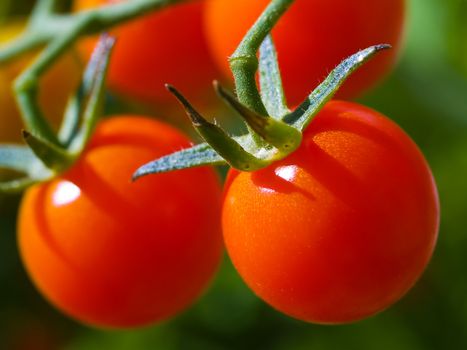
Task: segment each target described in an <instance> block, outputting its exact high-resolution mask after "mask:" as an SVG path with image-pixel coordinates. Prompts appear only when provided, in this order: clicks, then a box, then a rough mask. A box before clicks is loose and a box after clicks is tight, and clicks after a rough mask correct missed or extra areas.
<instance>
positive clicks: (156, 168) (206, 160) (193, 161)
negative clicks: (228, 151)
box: [133, 143, 227, 181]
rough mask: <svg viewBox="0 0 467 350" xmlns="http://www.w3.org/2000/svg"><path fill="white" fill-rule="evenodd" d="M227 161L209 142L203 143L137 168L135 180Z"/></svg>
mask: <svg viewBox="0 0 467 350" xmlns="http://www.w3.org/2000/svg"><path fill="white" fill-rule="evenodd" d="M226 164H227V162H226V161H225V160H224V158H222V157H221V156H220V155H219V154H217V153H216V151H214V150H213V149H212V147H211V146H209V145H208V144H207V143H201V144H199V145H196V146H193V147H191V148H188V149H184V150H182V151H178V152H175V153H172V154H170V155H168V156H165V157H162V158H159V159H157V160H155V161H153V162H150V163H148V164H146V165H143V166H142V167H141V168H139V169H138V170H136V172H135V173H134V175H133V181H135V180H137V179H138V178H140V177H143V176H145V175H149V174H159V173H165V172H169V171H174V170H180V169H186V168H193V167H198V166H203V165H226Z"/></svg>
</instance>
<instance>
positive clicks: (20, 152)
mask: <svg viewBox="0 0 467 350" xmlns="http://www.w3.org/2000/svg"><path fill="white" fill-rule="evenodd" d="M36 160H37V159H36V156H35V155H34V153H33V152H32V151H31V149H29V148H28V147H26V146H19V145H10V144H3V145H0V168H3V169H10V170H14V171H17V172H20V173H24V174H30V170H31V164H33V162H35V161H36Z"/></svg>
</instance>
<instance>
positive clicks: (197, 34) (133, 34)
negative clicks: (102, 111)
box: [74, 0, 216, 104]
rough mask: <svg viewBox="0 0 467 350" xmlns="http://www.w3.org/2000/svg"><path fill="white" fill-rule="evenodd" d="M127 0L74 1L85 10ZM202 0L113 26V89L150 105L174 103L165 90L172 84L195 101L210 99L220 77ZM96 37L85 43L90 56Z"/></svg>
mask: <svg viewBox="0 0 467 350" xmlns="http://www.w3.org/2000/svg"><path fill="white" fill-rule="evenodd" d="M122 1H126V0H75V1H74V9H75V10H76V11H78V10H85V9H90V8H95V7H98V6H102V5H108V4H111V3H115V2H122ZM202 9H203V1H199V0H198V1H190V2H188V3H186V4H185V3H184V4H177V5H174V6H169V7H167V8H166V9H163V10H161V11H157V12H155V13H150V14H148V15H145V16H144V17H142V18H137V19H135V20H133V21H131V22H129V23H125V24H123V25H120V26H118V27H117V28H115V29H112V34H113V35H115V36H116V37H117V43H116V45H115V49H114V53H113V54H112V61H111V64H110V71H109V77H108V82H109V87H110V88H111V89H112V90H113V91H115V92H116V93H118V94H121V95H124V96H129V97H131V98H134V99H138V100H141V101H143V102H146V103H150V104H154V103H156V104H161V103H167V102H168V101H170V102H171V101H173V100H172V97H171V96H170V94H168V93H167V91H166V90H165V88H164V84H166V83H171V84H173V85H175V86H177V87H178V88H180V89H181V90H182V91H184V92H185V93H186V94H187V95H189V96H191V97H192V98H193V99H197V100H200V101H207V100H208V97H207V96H210V95H211V82H212V80H213V79H214V78H215V76H216V71H215V69H214V66H215V65H214V64H213V63H212V59H211V56H210V53H209V50H208V47H207V43H206V39H205V36H204V32H203V21H202ZM94 46H95V40H94V39H93V40H88V41H84V42H83V44H82V45H81V46H80V47H81V52H82V53H83V56H84V57H85V58H86V59H87V58H88V57H89V56H90V54H91V52H92V50H93V48H94Z"/></svg>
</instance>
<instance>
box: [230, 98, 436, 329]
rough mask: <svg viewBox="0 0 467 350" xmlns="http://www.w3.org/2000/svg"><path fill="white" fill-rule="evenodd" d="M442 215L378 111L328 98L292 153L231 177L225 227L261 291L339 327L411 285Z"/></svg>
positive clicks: (241, 266) (237, 258) (402, 142)
mask: <svg viewBox="0 0 467 350" xmlns="http://www.w3.org/2000/svg"><path fill="white" fill-rule="evenodd" d="M438 221H439V205H438V195H437V190H436V185H435V183H434V180H433V177H432V174H431V172H430V169H429V167H428V165H427V163H426V161H425V160H424V158H423V156H422V154H421V153H420V151H419V150H418V148H417V146H416V145H415V144H414V143H413V141H412V140H411V139H410V138H409V137H408V136H407V135H406V134H405V133H404V132H403V131H402V130H401V129H400V128H399V127H398V126H397V125H395V124H394V123H393V122H391V121H390V120H389V119H387V118H385V117H384V116H382V115H380V114H379V113H377V112H375V111H373V110H371V109H368V108H366V107H363V106H360V105H357V104H354V103H350V102H337V101H336V102H330V103H328V104H327V105H326V106H325V107H324V109H323V110H322V112H320V114H319V115H318V116H317V117H316V119H315V120H314V121H313V122H312V123H311V124H310V126H309V127H308V129H307V130H306V132H305V134H304V141H303V144H302V146H301V147H300V148H299V149H298V150H297V151H296V152H295V153H293V154H292V155H290V156H289V157H288V158H286V159H284V160H282V161H280V162H278V163H276V164H274V165H273V166H270V167H268V168H266V169H263V170H260V171H257V172H254V173H238V172H231V173H230V175H229V179H228V181H227V186H226V192H225V200H224V208H223V224H222V225H223V230H224V238H225V243H226V246H227V250H228V252H229V254H230V257H231V259H232V261H233V263H234V265H235V267H236V268H237V270H238V272H239V273H240V275H241V276H242V277H243V278H244V280H245V281H246V283H247V284H248V285H249V286H250V288H252V289H253V291H254V292H255V293H256V294H257V295H258V296H259V297H261V298H262V299H264V300H265V301H266V302H268V303H269V304H271V305H272V306H273V307H274V308H276V309H278V310H280V311H282V312H284V313H286V314H288V315H290V316H293V317H296V318H298V319H301V320H305V321H309V322H317V323H345V322H352V321H356V320H360V319H363V318H365V317H368V316H370V315H373V314H375V313H377V312H379V311H381V310H383V309H385V308H387V307H388V306H389V305H391V304H393V303H394V302H395V301H397V300H398V299H399V298H401V297H402V295H404V293H406V292H407V291H408V290H409V289H410V288H411V287H412V286H413V284H414V283H415V281H416V280H417V278H418V277H419V276H420V275H421V273H422V271H423V270H424V269H425V267H426V265H427V263H428V261H429V259H430V257H431V254H432V251H433V248H434V245H435V242H436V238H437V230H438Z"/></svg>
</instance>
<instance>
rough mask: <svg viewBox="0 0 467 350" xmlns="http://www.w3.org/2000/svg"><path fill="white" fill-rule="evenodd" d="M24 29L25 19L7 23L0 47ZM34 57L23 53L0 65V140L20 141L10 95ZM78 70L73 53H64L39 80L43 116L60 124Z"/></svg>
mask: <svg viewBox="0 0 467 350" xmlns="http://www.w3.org/2000/svg"><path fill="white" fill-rule="evenodd" d="M25 26H26V22H25V20H15V21H9V22H6V23H4V24H2V25H1V27H0V45H4V44H6V43H8V42H10V41H12V40H14V39H15V38H16V37H17V36H18V35H20V34H21V32H22V31H23V29H24V28H25ZM33 58H34V55H33V54H26V55H25V56H22V57H20V58H18V59H15V60H13V61H12V62H9V63H7V64H1V65H0V106H1V113H0V125H1V127H0V141H1V142H20V141H22V138H21V129H23V128H24V126H23V123H22V119H21V115H20V112H19V109H18V107H17V105H16V100H15V97H14V96H13V90H12V88H13V87H12V84H13V81H14V79H15V78H16V77H17V76H18V75H19V74H20V73H21V72H22V71H23V70H24V69H25V68H26V67H27V66H28V65H29V64H30V63H31V62H32V60H33ZM80 76H81V68H80V64H79V62H78V60H77V59H75V58H74V57H73V55H72V53H67V54H66V55H64V56H63V57H62V58H60V59H59V60H58V62H57V63H56V64H55V65H54V66H53V67H52V68H51V69H50V70H49V71H47V73H46V74H45V75H44V76H43V77H41V80H40V86H39V105H40V106H41V108H42V109H43V111H44V116H45V117H46V118H47V119H48V120H49V121H50V122H51V123H52V125H54V126H55V127H56V126H58V125H59V123H60V121H61V119H62V116H63V111H64V109H65V106H66V103H67V101H68V98H69V96H70V94H71V93H72V92H73V91H74V89H75V88H76V87H77V86H78V83H79V80H80Z"/></svg>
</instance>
